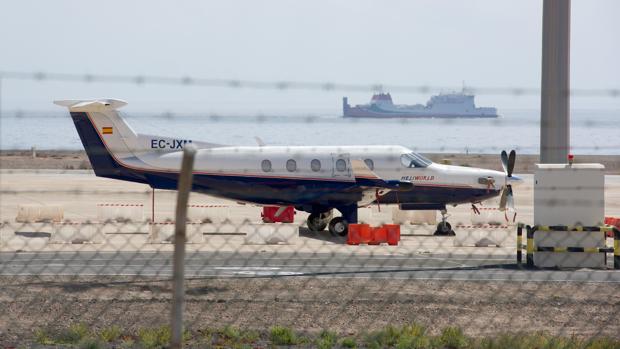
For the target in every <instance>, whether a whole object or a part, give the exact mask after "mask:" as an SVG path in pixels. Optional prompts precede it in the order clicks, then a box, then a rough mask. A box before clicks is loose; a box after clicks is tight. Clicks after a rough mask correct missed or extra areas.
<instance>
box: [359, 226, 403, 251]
mask: <svg viewBox="0 0 620 349" xmlns="http://www.w3.org/2000/svg"><path fill="white" fill-rule="evenodd" d="M399 241H400V225H398V224H384V225H383V226H380V227H371V226H370V225H368V224H349V234H348V235H347V244H348V245H359V244H368V245H379V244H381V243H387V244H388V245H392V246H395V245H398V242H399Z"/></svg>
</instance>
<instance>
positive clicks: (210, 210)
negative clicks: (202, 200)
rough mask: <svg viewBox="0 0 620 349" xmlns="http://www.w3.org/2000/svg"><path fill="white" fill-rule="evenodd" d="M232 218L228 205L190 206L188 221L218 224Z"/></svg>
mask: <svg viewBox="0 0 620 349" xmlns="http://www.w3.org/2000/svg"><path fill="white" fill-rule="evenodd" d="M229 218H230V208H229V206H228V205H188V206H187V220H188V221H190V222H202V223H208V222H211V223H218V222H223V221H225V220H227V219H229Z"/></svg>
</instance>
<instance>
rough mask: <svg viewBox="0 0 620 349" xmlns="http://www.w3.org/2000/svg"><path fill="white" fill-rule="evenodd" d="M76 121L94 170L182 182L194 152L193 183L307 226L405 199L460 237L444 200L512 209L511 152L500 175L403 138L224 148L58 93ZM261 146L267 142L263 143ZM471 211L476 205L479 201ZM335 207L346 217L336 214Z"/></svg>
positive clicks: (342, 228) (111, 102)
mask: <svg viewBox="0 0 620 349" xmlns="http://www.w3.org/2000/svg"><path fill="white" fill-rule="evenodd" d="M54 103H55V104H57V105H60V106H64V107H67V108H68V109H69V112H70V114H71V118H72V119H73V122H74V123H75V127H76V129H77V131H78V134H79V136H80V139H81V141H82V143H83V145H84V148H85V150H86V153H87V155H88V158H89V160H90V162H91V164H92V167H93V169H94V171H95V174H96V175H97V176H100V177H107V178H114V179H120V180H125V181H132V182H139V183H145V184H148V185H150V186H151V187H152V188H157V189H171V190H175V189H176V188H177V179H178V175H179V169H180V166H181V158H182V153H183V147H184V146H185V145H186V144H190V143H191V144H192V145H194V146H195V147H196V148H197V149H198V150H197V152H196V158H195V164H194V182H193V187H192V190H193V191H196V192H201V193H205V194H209V195H213V196H218V197H223V198H228V199H233V200H236V201H242V202H248V203H253V204H258V205H273V206H281V207H286V206H294V207H295V208H296V209H297V210H300V211H305V212H308V213H310V215H309V217H308V221H307V225H308V228H309V229H310V230H311V231H315V232H318V231H322V230H324V229H325V228H326V227H328V228H329V231H330V232H331V233H332V234H338V235H346V234H347V231H348V224H349V223H357V209H358V207H363V206H367V205H370V204H373V203H377V204H399V205H400V207H401V209H403V210H439V211H441V214H442V221H441V222H440V223H439V224H438V225H437V231H436V232H435V234H438V235H449V234H454V232H453V230H452V228H451V225H450V223H448V222H447V220H446V217H447V211H446V207H447V206H449V205H454V206H456V205H458V204H472V205H474V204H477V203H480V202H482V201H484V200H487V199H490V198H492V197H495V196H498V195H501V200H500V209H501V210H507V209H514V204H513V199H512V196H513V195H512V186H511V185H512V184H514V183H515V182H519V181H520V179H519V178H518V177H516V176H513V175H512V170H513V168H514V164H515V152H514V151H511V153H510V155H508V154H507V153H506V152H505V151H504V152H502V165H503V167H504V172H499V171H493V170H485V169H479V168H469V167H460V166H450V165H443V164H436V163H433V162H432V161H430V160H428V159H426V158H425V157H423V156H422V155H420V154H418V153H416V152H413V151H411V150H410V149H407V148H405V147H402V146H398V145H385V146H383V145H382V146H290V147H287V146H267V145H264V144H260V145H259V146H255V147H246V146H243V147H241V146H239V147H237V146H225V145H218V144H213V143H206V142H198V141H194V140H189V139H178V138H170V137H164V136H152V135H144V134H137V133H136V132H134V131H133V130H132V128H131V127H130V126H129V125H128V124H127V123H126V122H125V121H124V120H123V119H122V118H121V117H120V115H119V113H118V111H117V109H119V108H121V107H123V106H124V105H126V104H127V103H126V102H124V101H121V100H117V99H96V100H61V101H55V102H54ZM261 143H262V142H261ZM473 208H474V209H475V206H473ZM334 209H336V210H338V211H340V213H341V214H342V216H341V217H333V215H332V212H333V210H334Z"/></svg>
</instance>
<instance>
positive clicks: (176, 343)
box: [170, 146, 196, 349]
mask: <svg viewBox="0 0 620 349" xmlns="http://www.w3.org/2000/svg"><path fill="white" fill-rule="evenodd" d="M195 155H196V148H195V147H193V146H187V147H185V148H184V149H183V161H182V163H181V172H180V173H179V183H178V194H177V208H176V217H175V219H176V221H175V225H174V255H173V261H172V263H173V264H172V316H171V322H172V324H171V327H172V336H171V338H170V348H172V349H181V348H182V346H183V308H184V305H185V284H184V283H185V241H186V234H185V229H186V223H187V222H186V221H187V202H188V201H189V193H190V191H191V189H192V182H193V174H192V171H193V168H194V157H195Z"/></svg>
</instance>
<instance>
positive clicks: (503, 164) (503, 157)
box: [502, 150, 508, 174]
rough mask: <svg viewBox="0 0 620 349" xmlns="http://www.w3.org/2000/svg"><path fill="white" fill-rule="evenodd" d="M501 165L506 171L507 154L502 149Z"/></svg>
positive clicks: (506, 171)
mask: <svg viewBox="0 0 620 349" xmlns="http://www.w3.org/2000/svg"><path fill="white" fill-rule="evenodd" d="M502 167H503V168H504V172H505V173H506V174H507V173H508V154H507V153H506V151H505V150H502Z"/></svg>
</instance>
